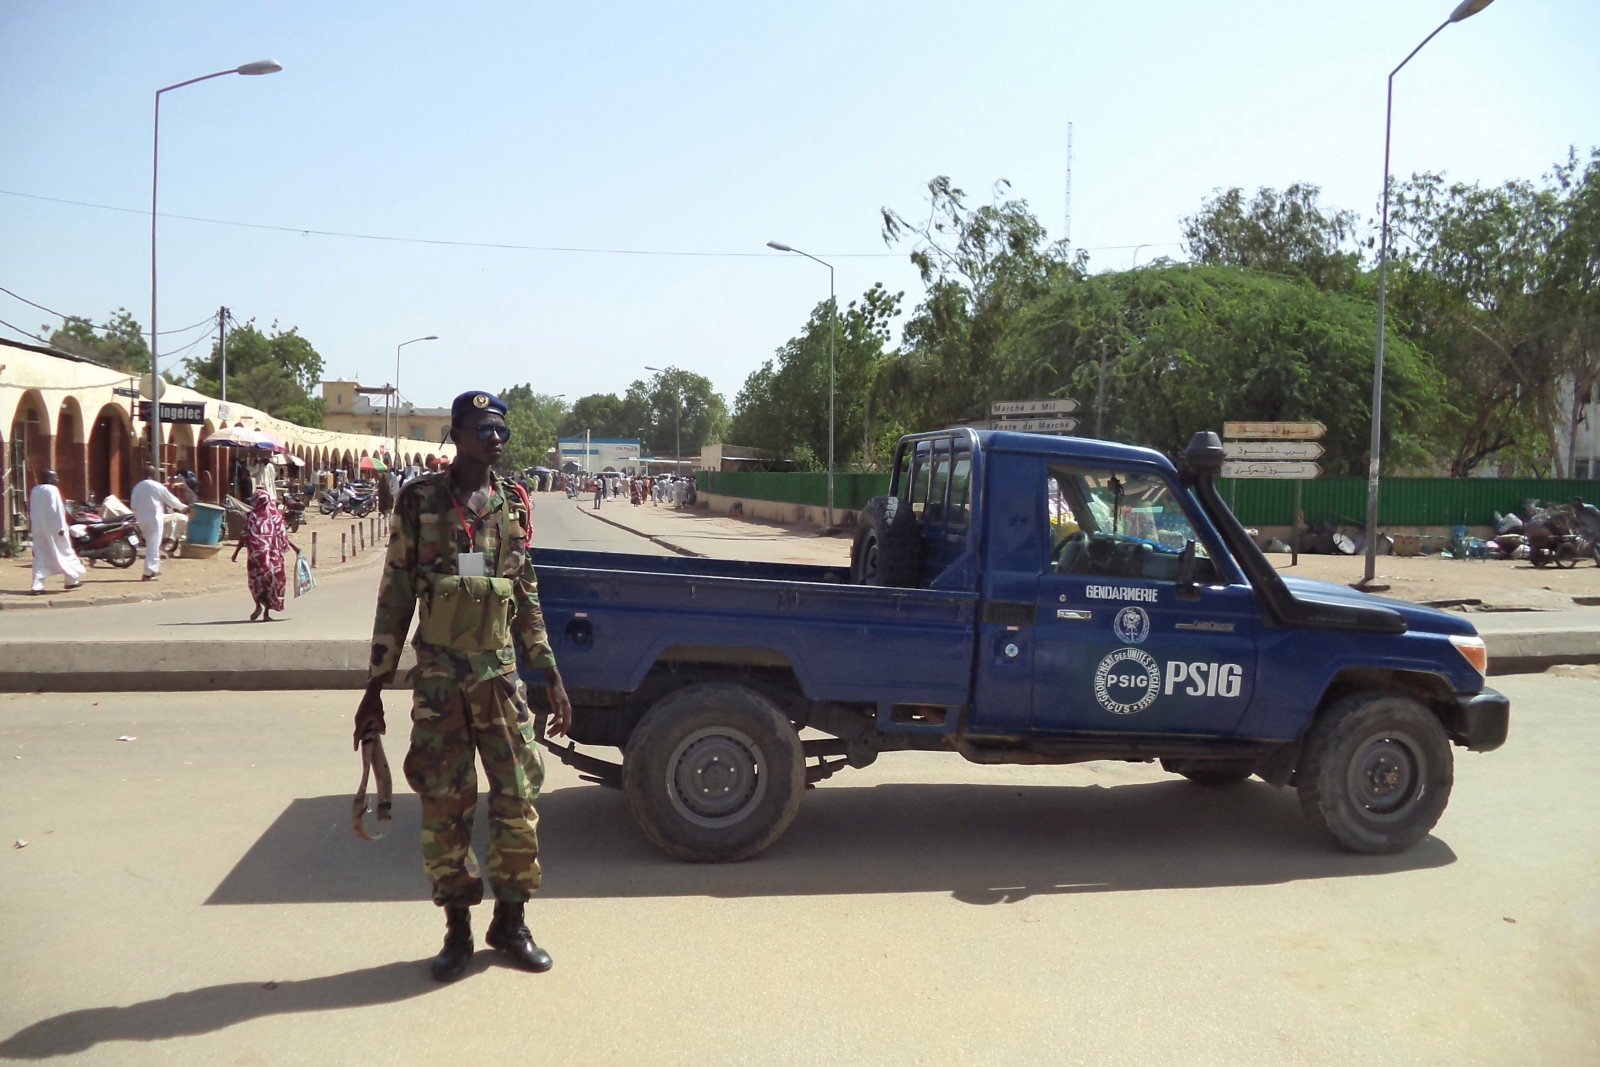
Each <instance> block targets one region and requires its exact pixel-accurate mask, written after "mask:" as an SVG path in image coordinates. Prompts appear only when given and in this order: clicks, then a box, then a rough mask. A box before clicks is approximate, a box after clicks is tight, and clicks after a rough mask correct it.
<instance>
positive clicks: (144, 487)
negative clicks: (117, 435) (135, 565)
mask: <svg viewBox="0 0 1600 1067" xmlns="http://www.w3.org/2000/svg"><path fill="white" fill-rule="evenodd" d="M160 479H161V474H160V472H159V471H157V470H156V469H155V468H154V467H146V468H145V469H144V481H142V482H140V483H139V484H138V485H136V486H134V487H133V495H132V496H130V497H129V498H128V503H129V504H131V505H133V513H134V515H135V516H137V517H138V520H139V535H140V536H141V537H143V538H144V580H145V581H147V582H148V581H152V580H153V579H154V578H155V577H156V575H158V574H160V573H161V534H162V530H161V525H162V523H163V521H165V519H166V517H167V509H168V508H171V509H172V510H173V511H186V510H188V509H187V508H185V507H184V504H183V501H181V500H179V499H178V498H177V497H175V496H173V495H172V490H170V489H168V488H167V487H166V486H164V485H162V484H161V481H160Z"/></svg>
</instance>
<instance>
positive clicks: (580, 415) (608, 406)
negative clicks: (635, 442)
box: [561, 393, 643, 437]
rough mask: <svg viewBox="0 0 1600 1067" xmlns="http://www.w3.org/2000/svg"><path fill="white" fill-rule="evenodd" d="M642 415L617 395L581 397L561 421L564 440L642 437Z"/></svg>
mask: <svg viewBox="0 0 1600 1067" xmlns="http://www.w3.org/2000/svg"><path fill="white" fill-rule="evenodd" d="M642 420H643V415H642V413H641V412H640V411H638V410H636V409H630V408H629V406H628V404H627V403H626V402H624V401H623V399H622V398H621V397H619V396H617V394H615V393H590V394H589V395H588V396H580V397H579V398H578V402H577V403H575V404H573V405H572V410H571V411H569V412H567V414H566V415H565V417H563V418H562V420H561V436H562V437H582V436H583V435H584V434H585V433H588V434H590V435H591V436H594V437H639V436H641V428H642V426H643V421H642Z"/></svg>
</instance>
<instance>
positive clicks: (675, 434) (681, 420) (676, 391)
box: [623, 367, 728, 456]
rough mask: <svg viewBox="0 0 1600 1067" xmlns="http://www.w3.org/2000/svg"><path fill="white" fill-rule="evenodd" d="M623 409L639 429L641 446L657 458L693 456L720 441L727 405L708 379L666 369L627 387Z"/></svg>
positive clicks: (675, 368) (725, 422)
mask: <svg viewBox="0 0 1600 1067" xmlns="http://www.w3.org/2000/svg"><path fill="white" fill-rule="evenodd" d="M623 408H624V411H625V412H627V413H628V415H629V416H630V417H631V418H632V419H633V420H635V422H636V425H638V426H639V433H638V436H639V438H640V443H641V446H642V447H643V448H644V449H645V451H647V452H653V453H655V454H656V455H658V456H670V455H675V454H678V453H679V452H680V451H681V454H682V455H685V456H693V455H697V454H699V452H700V449H701V448H702V447H703V446H705V445H711V444H716V443H717V442H718V441H720V440H722V435H723V433H724V432H725V431H726V430H727V428H728V405H727V402H726V401H724V400H723V399H722V396H721V395H720V394H719V393H717V391H716V390H715V389H713V388H712V387H711V379H709V378H706V377H704V376H702V375H699V374H695V373H694V372H692V371H686V370H681V369H679V368H677V367H668V368H667V369H665V370H662V371H657V372H656V373H655V374H654V375H652V376H651V378H650V380H649V381H636V382H634V383H633V384H631V385H629V386H628V395H627V396H626V397H625V398H624V399H623Z"/></svg>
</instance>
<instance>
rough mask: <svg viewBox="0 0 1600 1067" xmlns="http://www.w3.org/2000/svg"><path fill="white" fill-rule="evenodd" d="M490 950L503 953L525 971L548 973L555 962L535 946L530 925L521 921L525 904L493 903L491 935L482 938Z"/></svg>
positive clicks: (499, 901) (487, 934) (498, 901)
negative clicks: (529, 930)
mask: <svg viewBox="0 0 1600 1067" xmlns="http://www.w3.org/2000/svg"><path fill="white" fill-rule="evenodd" d="M483 939H484V941H485V942H487V943H488V945H489V947H490V948H492V949H496V950H497V951H500V952H504V953H505V954H506V955H507V956H510V957H511V962H513V963H515V964H516V965H517V966H518V967H521V968H522V969H523V970H525V971H534V972H542V971H548V970H549V969H550V966H551V964H552V963H553V962H554V961H552V960H551V959H550V953H548V952H546V951H545V950H544V949H542V948H540V947H539V946H538V945H535V944H534V943H533V935H532V934H531V933H529V932H528V924H527V923H526V922H524V921H523V918H522V904H521V903H520V902H518V903H516V904H512V903H509V902H507V901H504V900H497V901H495V902H494V922H492V923H490V924H489V932H488V933H486V934H484V935H483Z"/></svg>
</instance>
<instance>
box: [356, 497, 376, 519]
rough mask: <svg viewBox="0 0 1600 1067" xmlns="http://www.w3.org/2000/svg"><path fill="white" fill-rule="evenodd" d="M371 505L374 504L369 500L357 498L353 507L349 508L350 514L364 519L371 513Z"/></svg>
mask: <svg viewBox="0 0 1600 1067" xmlns="http://www.w3.org/2000/svg"><path fill="white" fill-rule="evenodd" d="M373 507H374V504H373V502H372V501H371V500H359V501H357V502H356V505H355V507H353V508H351V509H350V514H352V515H354V516H355V517H356V518H358V519H364V518H366V517H367V516H368V515H371V514H372V509H373Z"/></svg>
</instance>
